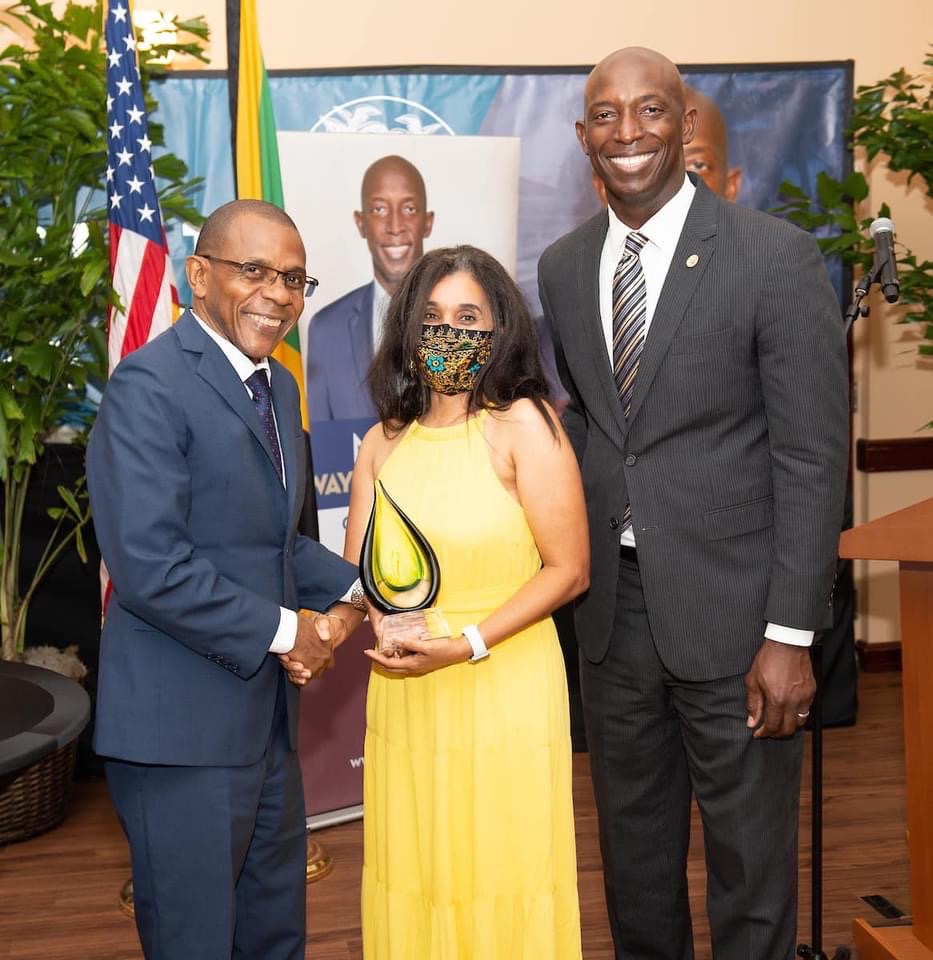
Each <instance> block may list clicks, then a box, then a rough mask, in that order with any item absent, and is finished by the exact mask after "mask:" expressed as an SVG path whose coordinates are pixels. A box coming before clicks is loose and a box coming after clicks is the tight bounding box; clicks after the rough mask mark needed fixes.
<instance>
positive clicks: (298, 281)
mask: <svg viewBox="0 0 933 960" xmlns="http://www.w3.org/2000/svg"><path fill="white" fill-rule="evenodd" d="M198 256H199V257H203V258H204V259H205V260H216V261H217V262H218V263H225V264H227V266H228V267H235V268H236V270H237V273H238V274H239V276H240V279H241V280H245V281H246V282H247V283H251V284H253V286H257V287H259V286H264V287H271V286H272V285H273V284H274V283H275V281H276V280H278V278H279V277H281V278H282V283H284V284H285V289H286V290H288V291H289V292H290V293H298V292H299V291H303V292H304V295H305V298H306V299H307V298H308V297H310V296H311V294H312V293H314V290H315V288H316V287H317V285H318V282H319V281H317V280H315V279H314V277H308V276H306V275H305V274H303V273H297V272H295V271H294V270H276V269H275V267H267V266H264V265H263V264H261V263H252V262H251V261H249V260H247V261H246V262H245V263H240V261H239V260H225V259H224V258H223V257H215V256H212V255H210V254H207V253H199V254H198Z"/></svg>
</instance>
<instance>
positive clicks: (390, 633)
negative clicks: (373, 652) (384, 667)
mask: <svg viewBox="0 0 933 960" xmlns="http://www.w3.org/2000/svg"><path fill="white" fill-rule="evenodd" d="M449 636H450V627H449V626H448V625H447V620H446V619H445V618H444V614H443V613H442V612H441V610H440V609H439V608H438V607H430V608H429V609H427V610H408V611H406V612H405V613H390V614H387V615H386V616H385V617H384V618H383V621H382V639H381V640H380V641H379V646H378V650H379V652H380V653H382V654H385V656H387V657H404V656H408V651H407V650H405V648H404V647H402V646H401V645H400V644H399V640H401V639H403V638H404V639H405V640H440V639H441V638H443V637H449Z"/></svg>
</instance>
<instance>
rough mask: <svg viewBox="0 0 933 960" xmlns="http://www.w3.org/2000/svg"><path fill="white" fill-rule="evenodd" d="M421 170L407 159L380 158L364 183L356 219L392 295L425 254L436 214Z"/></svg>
mask: <svg viewBox="0 0 933 960" xmlns="http://www.w3.org/2000/svg"><path fill="white" fill-rule="evenodd" d="M427 206H428V202H427V191H426V189H425V186H424V179H423V178H422V176H421V174H420V173H419V172H418V168H417V167H416V166H415V165H414V164H413V163H412V162H411V161H410V160H406V159H405V158H404V157H399V156H396V155H395V154H392V155H390V156H387V157H380V158H379V159H378V160H376V162H375V163H372V164H370V165H369V167H367V169H366V172H365V173H364V174H363V183H362V185H361V187H360V209H359V210H357V211H355V212H354V214H353V218H354V220H355V221H356V227H357V229H358V230H359V232H360V236H361V237H363V239H364V240H365V241H366V243H367V245H368V246H369V252H370V254H371V255H372V259H373V273H374V274H375V276H376V280H378V282H379V284H380V285H381V286H382V288H383V289H384V290H385V291H386V292H387V293H390V294H391V293H394V292H395V290H396V288H397V287H398V285H399V283H400V282H401V279H402V277H404V276H405V274H406V273H407V272H408V271H409V269H411V267H412V265H413V264H414V263H415V261H416V260H417V259H418V258H419V257H420V256H421V254H422V253H423V252H424V239H425V237H429V236H430V235H431V229H432V228H433V226H434V214H433V213H432V212H430V211H429V210H428V209H427Z"/></svg>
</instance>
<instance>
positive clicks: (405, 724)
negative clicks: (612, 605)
mask: <svg viewBox="0 0 933 960" xmlns="http://www.w3.org/2000/svg"><path fill="white" fill-rule="evenodd" d="M484 420H485V417H484V416H480V417H478V418H475V419H473V420H471V421H469V422H468V423H467V424H463V425H459V426H457V427H450V428H441V429H428V428H424V427H421V426H419V425H417V424H415V425H413V427H412V428H410V430H409V432H408V433H407V434H406V436H405V437H404V438H403V439H402V441H401V442H400V443H399V445H398V446H397V447H396V449H395V450H394V451H393V453H392V455H391V456H390V458H389V460H388V461H387V462H386V464H385V466H384V467H383V469H382V471H381V473H380V479H381V480H382V482H383V483H384V485H385V487H386V489H387V491H388V492H389V494H390V495H391V496H392V498H393V499H394V500H396V502H397V503H398V504H399V505H400V506H401V508H402V509H403V510H404V511H405V513H406V514H407V515H408V516H409V517H410V518H411V519H412V520H413V521H414V522H415V524H416V525H417V526H418V527H419V529H420V530H421V531H422V532H423V533H424V534H425V535H426V536H427V538H428V540H429V541H430V542H431V544H432V546H433V547H434V549H435V552H436V553H437V555H438V559H439V563H440V569H441V578H442V579H441V591H440V594H439V596H438V600H437V605H438V606H439V607H440V608H441V609H442V610H443V611H444V613H445V615H446V617H447V619H448V622H449V623H450V626H451V628H452V632H453V634H454V635H457V634H459V632H460V629H461V628H462V627H463V626H464V625H465V624H467V623H478V622H480V621H481V620H482V619H483V618H484V617H485V616H486V615H487V614H488V613H489V612H490V611H492V610H494V609H496V608H497V607H498V606H500V605H501V604H502V603H503V602H505V600H507V599H508V597H510V596H511V595H512V594H514V593H515V592H516V590H517V589H518V588H519V587H520V586H521V585H522V584H523V583H524V582H526V581H527V580H528V579H530V578H531V577H532V576H533V575H534V573H535V572H536V571H537V570H538V569H539V568H540V564H541V561H540V557H539V556H538V553H537V549H536V547H535V544H534V540H533V538H532V537H531V533H530V531H529V529H528V526H527V523H526V522H525V518H524V514H523V513H522V510H521V507H520V506H519V505H518V503H517V502H516V501H515V500H514V499H513V498H512V497H511V496H510V495H509V494H508V493H507V492H506V491H505V490H504V488H503V487H502V486H501V484H500V482H499V480H498V478H497V477H496V475H495V473H494V471H493V470H492V467H491V465H490V463H489V455H488V452H487V448H486V443H485V440H484V437H483V429H482V424H483V421H484ZM364 838H365V840H364V842H365V849H364V864H363V885H362V917H363V953H364V957H365V958H366V960H578V958H580V956H581V948H580V918H579V905H578V898H577V867H576V851H575V841H574V822H573V806H572V798H571V748H570V733H569V708H568V702H567V681H566V677H565V674H564V665H563V658H562V655H561V652H560V648H559V646H558V642H557V635H556V631H555V630H554V626H553V623H552V622H551V620H550V619H547V620H545V621H542V622H540V623H537V624H534V625H532V626H531V627H529V628H528V629H526V630H523V631H522V632H521V633H519V634H516V635H515V636H512V637H509V638H508V639H507V640H504V641H503V642H502V643H500V644H498V645H497V646H496V647H495V648H494V649H493V650H492V652H491V655H490V656H489V658H488V659H486V660H484V661H482V662H480V663H477V664H466V663H464V664H457V665H455V666H452V667H447V668H444V669H442V670H438V671H436V672H434V673H432V674H429V675H428V676H425V677H417V678H407V679H399V678H395V677H390V676H388V675H387V674H385V673H383V672H382V671H380V670H378V669H374V670H373V673H372V675H371V678H370V683H369V694H368V701H367V709H366V746H365V780H364Z"/></svg>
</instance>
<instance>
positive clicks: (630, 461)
mask: <svg viewBox="0 0 933 960" xmlns="http://www.w3.org/2000/svg"><path fill="white" fill-rule="evenodd" d="M636 463H638V457H636V456H635V454H634V453H630V454H629V455H628V456H627V457H626V458H625V465H626V466H627V467H634V466H635V464H636Z"/></svg>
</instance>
